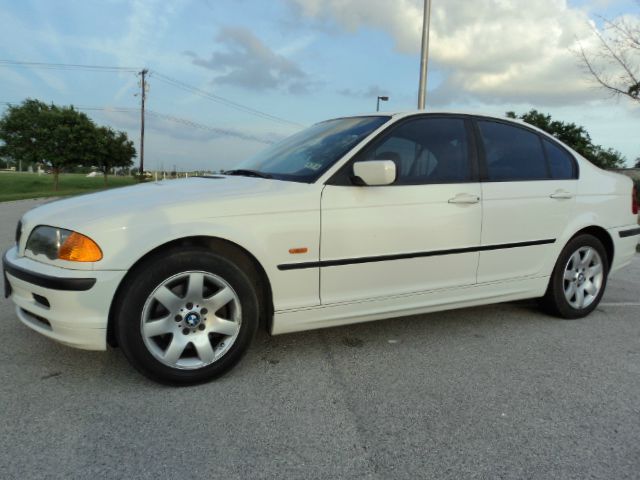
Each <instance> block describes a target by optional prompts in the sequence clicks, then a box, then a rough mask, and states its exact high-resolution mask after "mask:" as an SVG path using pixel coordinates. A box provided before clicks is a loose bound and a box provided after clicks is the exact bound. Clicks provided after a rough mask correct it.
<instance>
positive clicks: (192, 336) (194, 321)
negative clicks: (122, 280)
mask: <svg viewBox="0 0 640 480" xmlns="http://www.w3.org/2000/svg"><path fill="white" fill-rule="evenodd" d="M258 312H259V309H258V300H257V295H256V292H255V290H254V287H253V283H252V282H251V280H250V279H249V278H248V276H247V274H245V272H243V271H242V270H241V269H240V268H239V267H238V266H237V263H235V262H234V261H233V259H232V258H226V257H222V256H220V255H217V254H215V253H213V252H211V251H209V250H204V249H202V250H200V249H193V250H188V251H185V250H182V251H177V250H174V251H170V252H165V254H164V255H162V257H155V258H152V259H149V260H147V261H146V262H144V263H143V264H142V265H140V266H139V267H138V268H136V270H135V271H133V272H132V274H131V275H130V277H129V279H128V283H127V285H126V287H125V289H124V294H123V295H122V298H120V299H119V301H118V308H117V320H116V321H117V330H116V332H117V335H118V343H119V345H120V346H121V348H122V350H123V352H124V354H125V356H126V357H127V359H128V360H129V361H130V362H131V364H133V366H134V367H136V368H137V369H138V370H139V371H140V372H141V373H143V374H144V375H146V376H147V377H149V378H151V379H153V380H157V381H160V382H164V383H172V384H192V383H199V382H203V381H207V380H211V379H213V378H215V377H218V376H220V375H222V374H223V373H225V372H226V371H228V370H229V369H230V368H232V367H233V366H234V365H235V364H236V363H237V362H238V361H239V360H240V358H241V357H242V355H243V354H244V353H245V351H246V350H247V348H248V346H249V344H250V343H251V340H252V339H253V336H254V334H255V332H256V330H257V326H258Z"/></svg>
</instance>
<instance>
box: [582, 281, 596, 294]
mask: <svg viewBox="0 0 640 480" xmlns="http://www.w3.org/2000/svg"><path fill="white" fill-rule="evenodd" d="M584 289H585V291H586V292H587V293H588V294H589V295H595V294H596V293H597V292H598V287H596V285H595V283H593V282H585V284H584Z"/></svg>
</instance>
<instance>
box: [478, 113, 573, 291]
mask: <svg viewBox="0 0 640 480" xmlns="http://www.w3.org/2000/svg"><path fill="white" fill-rule="evenodd" d="M476 132H477V135H478V138H479V142H478V143H479V147H480V159H481V162H480V165H481V178H482V183H481V187H482V199H483V205H482V208H483V216H482V248H483V250H482V251H481V253H480V262H479V266H478V283H484V282H493V281H500V280H505V279H509V278H520V277H526V276H538V275H542V274H547V273H548V272H542V271H541V270H542V265H543V264H545V263H547V260H549V259H550V256H552V255H554V254H555V252H556V251H557V248H556V246H555V242H556V240H557V239H558V237H559V236H560V235H561V233H562V232H563V230H564V226H565V225H566V223H567V221H568V219H569V216H570V215H571V213H572V211H573V209H574V205H575V194H576V185H577V182H576V178H577V173H578V172H577V164H576V162H575V160H574V159H573V158H572V157H571V155H570V154H569V152H568V151H566V150H565V149H564V148H563V147H562V146H561V145H560V144H558V143H556V142H555V141H553V140H550V139H548V138H547V137H546V136H544V135H541V134H539V133H538V132H536V131H534V130H532V129H529V128H527V127H525V126H519V125H515V124H512V123H510V122H501V121H499V120H490V119H482V118H479V119H477V120H476Z"/></svg>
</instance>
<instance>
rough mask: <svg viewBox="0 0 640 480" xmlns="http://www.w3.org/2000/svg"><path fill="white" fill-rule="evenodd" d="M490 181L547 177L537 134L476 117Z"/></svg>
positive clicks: (544, 159)
mask: <svg viewBox="0 0 640 480" xmlns="http://www.w3.org/2000/svg"><path fill="white" fill-rule="evenodd" d="M478 126H479V128H480V136H481V137H482V142H483V145H484V151H485V158H486V162H487V174H488V180H489V181H508V180H512V181H518V180H543V179H548V178H549V172H548V169H547V161H546V158H545V153H544V150H543V149H542V142H541V141H540V137H539V136H538V135H537V134H535V133H532V132H529V131H528V130H525V129H523V128H518V127H515V126H511V125H507V124H504V123H498V122H491V121H486V120H479V121H478Z"/></svg>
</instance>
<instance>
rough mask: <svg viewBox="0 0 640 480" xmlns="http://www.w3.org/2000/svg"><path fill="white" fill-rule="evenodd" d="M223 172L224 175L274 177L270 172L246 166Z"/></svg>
mask: <svg viewBox="0 0 640 480" xmlns="http://www.w3.org/2000/svg"><path fill="white" fill-rule="evenodd" d="M222 173H223V174H224V175H240V176H243V177H258V178H273V176H272V175H269V174H268V173H264V172H260V171H258V170H247V169H244V168H239V169H236V170H227V171H225V172H222Z"/></svg>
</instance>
